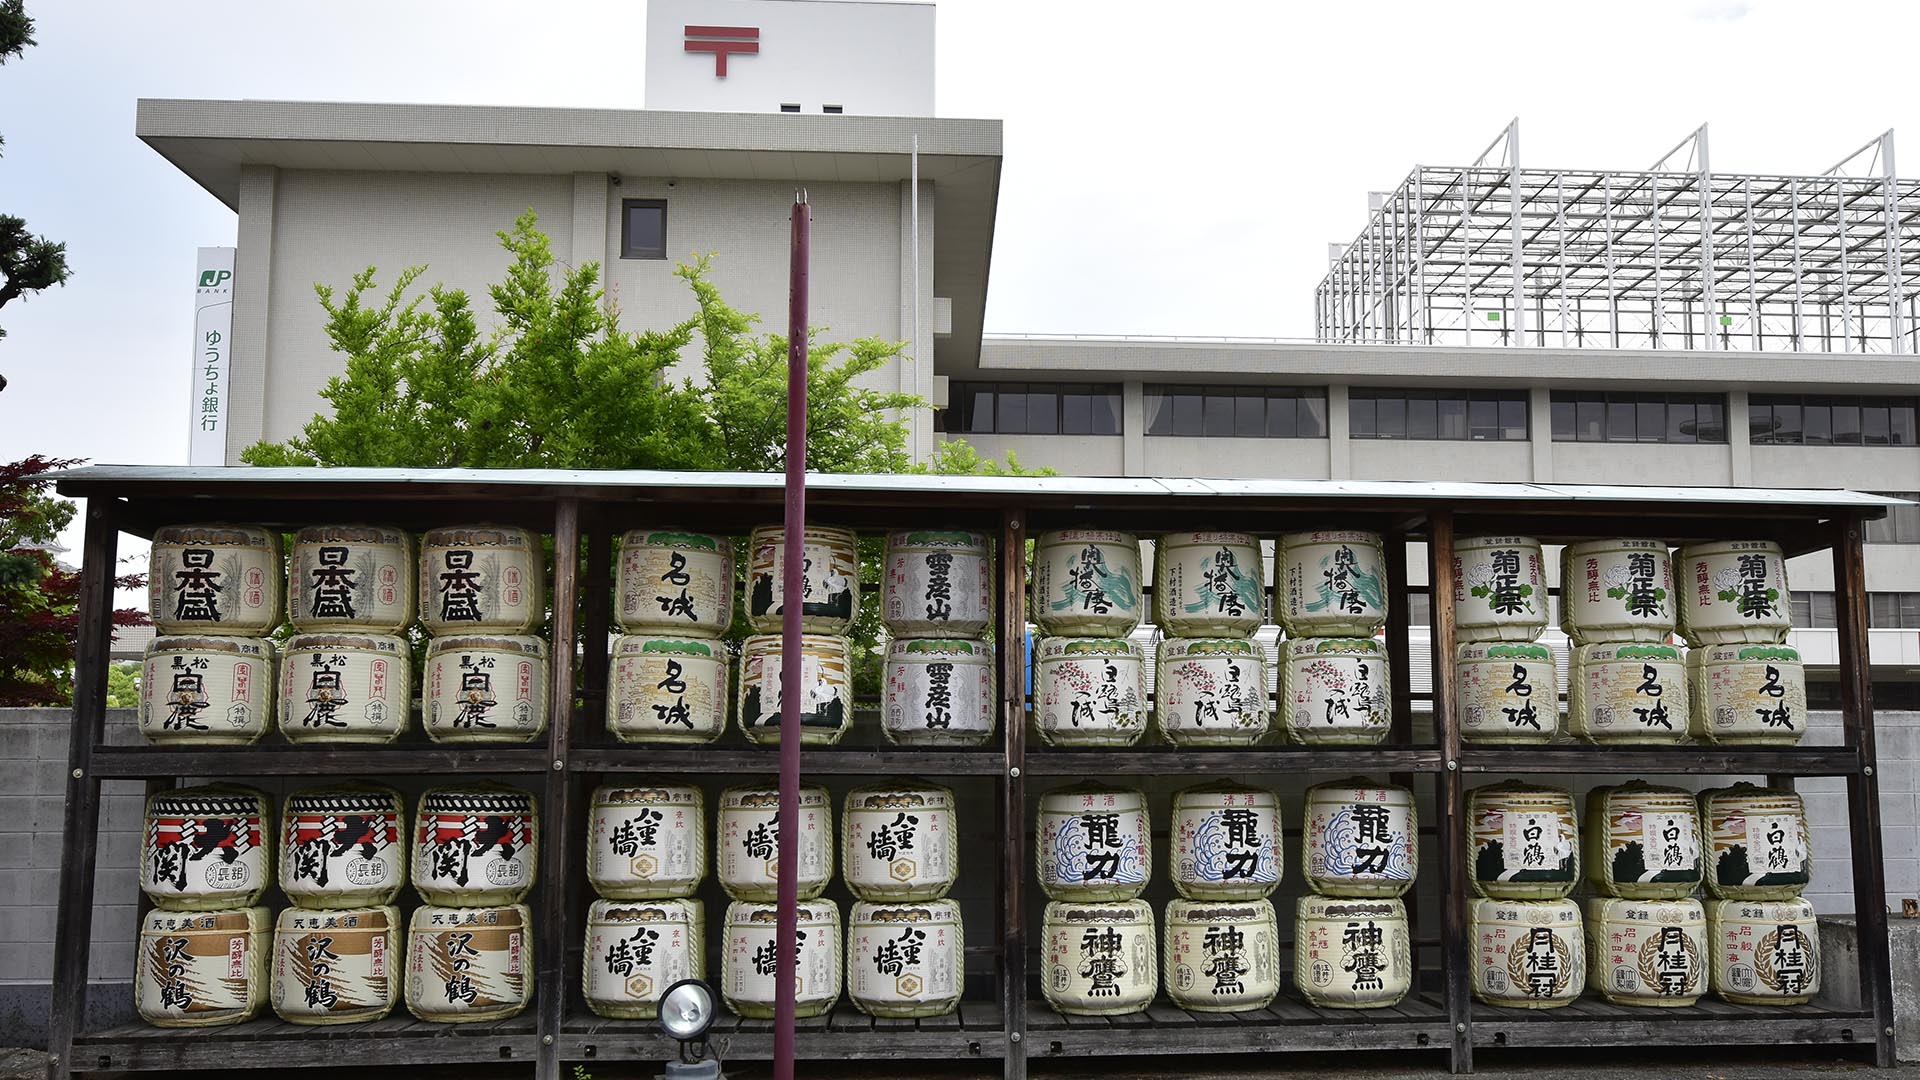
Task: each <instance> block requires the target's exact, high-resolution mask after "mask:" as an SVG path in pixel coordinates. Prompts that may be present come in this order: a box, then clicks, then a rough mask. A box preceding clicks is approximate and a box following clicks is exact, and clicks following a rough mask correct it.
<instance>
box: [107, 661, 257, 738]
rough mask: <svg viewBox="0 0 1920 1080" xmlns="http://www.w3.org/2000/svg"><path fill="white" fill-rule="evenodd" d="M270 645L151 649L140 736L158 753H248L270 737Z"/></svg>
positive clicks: (143, 684)
mask: <svg viewBox="0 0 1920 1080" xmlns="http://www.w3.org/2000/svg"><path fill="white" fill-rule="evenodd" d="M273 663H274V650H273V640H272V639H271V638H247V637H212V636H204V637H203V636H199V635H179V636H174V637H157V638H154V639H153V640H152V641H151V642H149V643H148V645H147V651H146V656H145V658H144V661H143V663H142V666H141V678H140V734H141V735H142V736H144V737H145V738H146V740H147V741H148V742H150V743H153V744H154V745H156V746H244V745H247V744H249V743H254V742H258V741H259V740H260V737H261V736H263V735H265V734H266V733H267V732H269V731H271V730H273V695H274V678H273Z"/></svg>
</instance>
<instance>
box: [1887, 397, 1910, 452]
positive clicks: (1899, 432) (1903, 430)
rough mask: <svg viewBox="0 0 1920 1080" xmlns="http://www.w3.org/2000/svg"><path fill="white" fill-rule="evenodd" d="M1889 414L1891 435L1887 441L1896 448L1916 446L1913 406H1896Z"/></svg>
mask: <svg viewBox="0 0 1920 1080" xmlns="http://www.w3.org/2000/svg"><path fill="white" fill-rule="evenodd" d="M1889 413H1890V415H1889V417H1888V421H1889V427H1890V429H1891V433H1890V436H1889V438H1888V440H1887V441H1888V442H1889V443H1891V444H1892V445H1894V446H1912V445H1913V444H1914V442H1913V440H1914V430H1913V406H1912V405H1895V406H1894V407H1893V408H1892V409H1890V410H1889Z"/></svg>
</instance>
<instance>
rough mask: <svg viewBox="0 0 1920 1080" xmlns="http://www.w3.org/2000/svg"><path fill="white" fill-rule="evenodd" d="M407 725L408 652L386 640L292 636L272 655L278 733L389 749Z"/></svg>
mask: <svg viewBox="0 0 1920 1080" xmlns="http://www.w3.org/2000/svg"><path fill="white" fill-rule="evenodd" d="M412 718H413V648H412V646H411V645H409V644H408V643H407V639H406V638H403V637H394V636H392V635H389V634H345V633H330V634H299V635H296V636H294V637H290V638H288V639H287V643H286V644H285V645H283V646H281V652H280V733H281V734H282V735H285V736H286V737H287V741H288V742H296V743H307V742H311V743H390V742H392V741H393V740H394V739H396V738H398V737H399V736H400V734H401V733H402V732H404V731H406V730H407V728H408V727H409V726H410V725H411V723H412Z"/></svg>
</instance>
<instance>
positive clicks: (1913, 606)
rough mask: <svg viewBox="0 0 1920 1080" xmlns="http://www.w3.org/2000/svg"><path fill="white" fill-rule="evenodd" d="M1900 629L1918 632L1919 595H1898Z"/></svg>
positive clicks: (1907, 593)
mask: <svg viewBox="0 0 1920 1080" xmlns="http://www.w3.org/2000/svg"><path fill="white" fill-rule="evenodd" d="M1900 628H1901V629H1902V630H1920V593H1911V592H1903V593H1901V594H1900Z"/></svg>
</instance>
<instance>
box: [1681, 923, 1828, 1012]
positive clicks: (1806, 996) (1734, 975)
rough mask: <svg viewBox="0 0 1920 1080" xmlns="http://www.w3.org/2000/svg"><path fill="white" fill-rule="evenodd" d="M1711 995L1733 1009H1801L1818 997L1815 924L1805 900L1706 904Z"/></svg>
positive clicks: (1818, 971)
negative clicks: (1742, 1006)
mask: <svg viewBox="0 0 1920 1080" xmlns="http://www.w3.org/2000/svg"><path fill="white" fill-rule="evenodd" d="M1707 941H1708V947H1709V949H1710V950H1711V951H1712V954H1713V977H1712V978H1711V979H1710V980H1709V982H1711V983H1712V985H1713V992H1714V993H1716V994H1718V995H1720V997H1721V998H1723V999H1725V1000H1727V1001H1730V1002H1732V1003H1734V1004H1735V1005H1805V1004H1806V1003H1807V1002H1809V1001H1812V1000H1813V996H1814V995H1815V994H1817V993H1819V992H1820V921H1819V919H1818V917H1816V916H1815V914H1814V911H1813V904H1812V903H1811V902H1810V901H1807V900H1709V901H1707Z"/></svg>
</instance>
